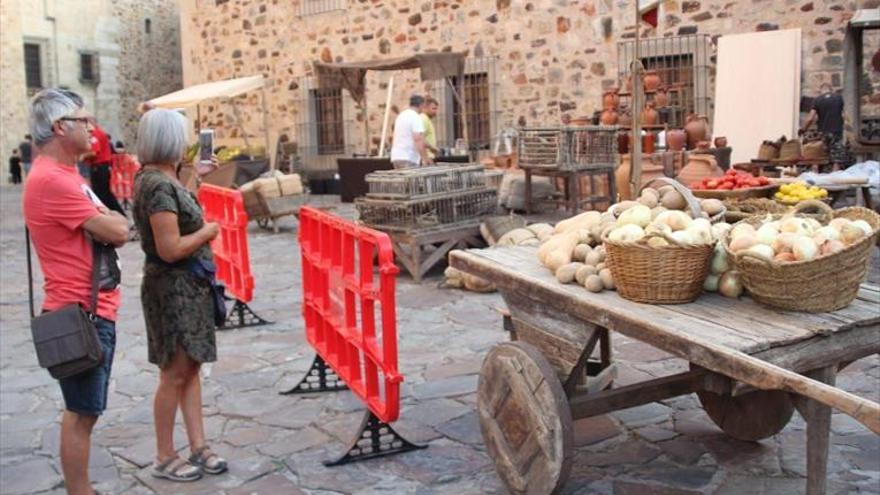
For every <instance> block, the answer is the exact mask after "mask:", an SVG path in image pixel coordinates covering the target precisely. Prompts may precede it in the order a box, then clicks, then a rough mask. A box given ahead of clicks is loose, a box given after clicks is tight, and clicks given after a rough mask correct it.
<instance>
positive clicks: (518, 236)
mask: <svg viewBox="0 0 880 495" xmlns="http://www.w3.org/2000/svg"><path fill="white" fill-rule="evenodd" d="M534 237H535V233H534V232H532V231H531V230H529V229H513V230H511V231H509V232H507V233H505V234H504V235H502V236H501V237H499V238H498V243H497V244H498V245H499V246H519V245H520V244H522V243H523V242H524V241H526V240H528V239H533V238H534Z"/></svg>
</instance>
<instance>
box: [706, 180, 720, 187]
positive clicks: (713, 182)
mask: <svg viewBox="0 0 880 495" xmlns="http://www.w3.org/2000/svg"><path fill="white" fill-rule="evenodd" d="M706 188H707V189H717V188H718V180H716V179H709V180H707V181H706Z"/></svg>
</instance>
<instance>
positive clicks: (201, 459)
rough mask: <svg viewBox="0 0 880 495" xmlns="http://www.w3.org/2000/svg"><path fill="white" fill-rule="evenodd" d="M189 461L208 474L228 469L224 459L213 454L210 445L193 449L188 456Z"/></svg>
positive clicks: (223, 471)
mask: <svg viewBox="0 0 880 495" xmlns="http://www.w3.org/2000/svg"><path fill="white" fill-rule="evenodd" d="M189 462H191V463H192V464H193V465H195V466H199V467H200V468H202V470H203V471H204V472H206V473H208V474H220V473H225V472H226V470H227V469H228V466H227V465H226V459H223V458H222V457H220V456H219V455H217V454H215V453H214V452H213V451H212V450H211V447H208V446H207V445H205V446H203V447H201V448H199V449H196V450H194V451H193V453H192V455H191V456H189Z"/></svg>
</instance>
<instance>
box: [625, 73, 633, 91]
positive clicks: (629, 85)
mask: <svg viewBox="0 0 880 495" xmlns="http://www.w3.org/2000/svg"><path fill="white" fill-rule="evenodd" d="M624 85H625V86H626V92H627V93H632V90H633V76H632V74H630V75H628V76H626V82H625V83H624Z"/></svg>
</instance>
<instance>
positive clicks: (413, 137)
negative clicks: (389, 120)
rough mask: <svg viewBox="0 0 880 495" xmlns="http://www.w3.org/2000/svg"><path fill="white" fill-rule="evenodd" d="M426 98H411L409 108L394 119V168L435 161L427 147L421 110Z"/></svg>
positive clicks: (392, 156) (392, 146)
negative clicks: (429, 154)
mask: <svg viewBox="0 0 880 495" xmlns="http://www.w3.org/2000/svg"><path fill="white" fill-rule="evenodd" d="M424 104H425V99H424V98H422V97H421V96H419V95H412V96H411V97H410V98H409V108H407V109H406V110H404V111H402V112H400V115H398V116H397V118H396V119H395V120H394V137H393V141H392V144H391V164H392V165H394V168H414V167H418V166H420V165H430V164H431V163H433V161H432V160H431V158H430V157H429V156H428V150H427V148H426V147H425V123H424V121H423V120H422V116H421V115H420V114H421V110H422V105H424Z"/></svg>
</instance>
